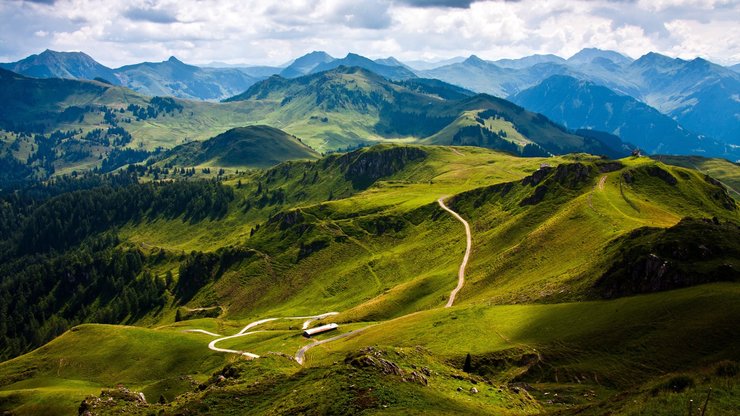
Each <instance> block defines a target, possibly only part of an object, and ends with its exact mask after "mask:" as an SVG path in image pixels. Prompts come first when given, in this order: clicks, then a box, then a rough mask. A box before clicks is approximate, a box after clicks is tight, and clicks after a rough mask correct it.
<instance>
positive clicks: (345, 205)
mask: <svg viewBox="0 0 740 416" xmlns="http://www.w3.org/2000/svg"><path fill="white" fill-rule="evenodd" d="M543 163H547V164H549V165H550V166H549V167H548V166H542V164H543ZM224 185H225V187H226V188H230V189H231V191H230V192H233V199H231V200H230V202H228V207H227V209H226V211H225V212H224V211H219V212H220V214H218V215H215V216H206V217H202V218H196V219H193V218H190V219H188V218H189V217H187V215H188V214H187V212H188V210H187V209H185V208H184V207H183V208H182V210H183V213H182V214H178V212H179V211H177V210H175V211H173V212H172V213H171V214H165V213H167V212H170V211H167V210H165V211H164V213H161V212H160V211H157V210H155V208H156V207H157V205H152V207H151V208H145V210H144V211H143V212H142V213H141V214H136V211H135V210H134V211H132V216H131V217H130V219H121V220H117V221H122V222H117V223H115V224H116V228H115V230H117V231H115V232H116V233H117V235H118V238H120V241H121V242H120V243H119V244H120V245H121V247H122V248H124V247H127V248H128V249H130V250H135V251H136V252H138V253H140V254H138V256H141V257H140V258H141V262H140V263H139V264H140V265H141V269H139V270H140V271H139V272H138V275H137V276H142V277H136V276H134V277H129V278H127V279H133V280H132V281H138V280H139V279H144V280H146V279H149V278H150V277H148V276H153V277H151V278H155V279H156V278H157V276H164V275H166V274H167V271H170V274H171V276H172V281H171V283H169V284H164V285H162V286H160V289H158V290H161V296H163V299H165V301H164V302H163V303H162V304H161V305H162V306H161V307H158V308H153V309H151V310H149V311H148V312H144V313H142V314H140V315H136V316H133V315H132V316H131V317H128V319H127V320H126V321H125V322H128V323H129V324H136V325H139V326H142V327H148V329H147V328H141V329H138V328H131V329H129V328H127V327H118V326H90V325H86V326H81V327H77V329H75V330H72V331H70V332H67V333H66V334H65V335H62V336H61V337H60V338H58V339H57V340H55V341H53V342H52V343H51V344H48V345H47V346H44V347H42V348H40V349H37V350H35V351H34V352H31V353H29V354H26V355H23V356H20V357H18V358H16V359H14V360H11V361H8V362H5V363H2V364H0V397H3V401H0V403H1V404H0V405H1V406H2V407H1V408H2V409H3V410H14V411H16V412H19V413H33V412H40V411H45V410H48V409H70V410H74V409H76V408H77V407H78V406H79V403H80V401H81V400H82V399H83V398H84V397H85V396H87V395H92V396H97V395H98V394H97V393H96V392H95V391H96V390H97V389H100V388H106V389H113V390H112V391H110V392H107V393H104V396H103V398H102V400H98V399H95V398H90V399H88V400H87V402H86V403H87V404H86V405H85V406H96V407H94V408H95V409H96V410H95V411H97V412H100V413H102V414H107V413H113V412H117V411H123V412H126V413H130V414H148V413H151V412H158V411H160V410H164V411H165V412H172V413H187V412H199V413H211V414H224V413H229V412H239V411H240V410H238V409H242V410H243V409H244V408H243V407H242V406H243V403H247V404H248V408H249V409H251V410H250V411H253V412H255V413H265V412H275V413H280V412H283V413H285V412H289V413H290V412H292V413H295V412H301V411H303V412H306V413H311V414H319V413H327V412H328V413H331V412H335V411H336V412H340V410H338V409H345V410H346V409H354V410H353V411H354V412H356V413H363V412H367V413H371V412H377V411H383V410H386V409H387V411H394V412H397V413H406V412H408V411H410V409H417V410H423V411H426V412H428V413H431V414H435V413H437V414H450V413H453V414H454V413H459V414H465V413H470V412H474V413H480V414H501V413H502V412H503V413H510V414H540V413H547V412H558V411H560V412H565V413H568V412H571V413H572V412H573V411H579V412H581V413H585V414H600V413H603V412H609V411H611V412H619V413H627V414H629V413H630V412H632V413H634V414H639V413H651V414H671V412H674V413H675V409H678V408H680V409H685V406H686V403H687V401H688V399H689V398H693V399H694V400H695V401H697V400H699V399H698V398H699V397H704V396H705V394H706V389H707V388H708V387H710V386H711V387H712V388H713V389H714V393H713V394H715V395H716V397H715V398H713V399H712V401H711V402H710V406H711V407H710V408H713V409H715V411H717V412H720V413H721V412H723V411H729V410H730V409H732V408H733V406H734V404H733V403H735V404H736V400H737V394H738V391H737V372H735V373H733V372H732V371H733V370H732V369H733V368H736V366H737V360H738V358H740V357H738V356H737V351H736V349H735V348H734V345H735V344H736V343H737V339H736V338H737V337H736V335H735V333H736V331H732V330H731V329H732V328H733V327H734V321H735V316H736V315H737V307H736V305H737V302H734V301H733V299H734V297H736V293H735V292H737V290H738V287H737V285H738V279H740V275H738V270H740V264H738V260H737V259H738V256H737V254H738V253H739V252H740V251H738V250H739V248H738V246H737V241H740V240H738V239H737V238H734V237H735V236H737V234H738V228H737V227H738V223H740V210H739V209H738V207H737V204H736V203H735V202H734V201H733V200H732V198H730V197H729V195H728V193H727V191H726V190H725V189H724V188H723V187H722V186H720V185H719V184H718V183H716V181H714V180H712V179H711V178H707V177H706V176H705V175H704V174H702V173H700V172H698V171H695V170H693V169H686V168H681V167H676V166H669V165H665V164H662V163H660V162H657V161H654V160H650V159H647V158H625V159H620V160H616V161H609V160H603V159H601V158H598V157H593V156H587V155H578V154H576V155H567V156H560V157H554V158H552V157H549V158H518V157H515V156H511V155H508V154H504V153H499V152H495V151H491V150H487V149H481V148H477V147H461V146H452V147H450V146H399V145H382V146H375V147H371V148H366V149H360V150H357V151H354V152H351V153H347V154H337V155H329V156H326V157H324V158H322V159H320V160H317V161H304V162H288V163H284V164H281V165H278V166H276V167H273V168H270V169H268V170H265V171H258V172H253V171H252V172H245V173H243V174H241V175H239V176H232V177H230V178H229V179H228V180H227V181H226V182H225V183H224ZM157 186H158V188H157V189H159V190H158V191H157V192H161V193H162V195H163V196H165V195H168V192H169V191H168V189H169V188H168V187H169V186H175V184H167V183H162V184H160V185H157ZM209 186H210V185H209ZM114 189H115V188H114ZM208 189H211V188H208ZM214 189H215V188H214ZM109 193H110V192H109ZM442 196H446V197H447V199H446V201H447V204H448V206H449V207H451V208H452V209H453V210H454V211H456V212H458V213H459V214H460V215H461V216H462V217H463V218H465V219H466V220H467V221H468V222H469V223H470V225H471V230H472V236H473V238H472V245H473V250H472V257H471V260H470V263H469V265H468V269H467V272H466V276H465V285H464V286H463V288H462V290H461V291H460V293H459V295H458V297H457V300H456V301H455V304H454V306H453V307H452V308H449V309H444V308H442V306H443V305H444V304H445V302H446V300H447V298H448V296H449V293H450V291H451V290H452V288H453V287H454V285H455V283H456V278H455V276H456V273H457V270H458V267H459V265H460V261H461V258H462V253H463V252H464V251H465V236H464V231H463V227H462V225H461V224H460V223H459V222H458V221H457V220H456V219H455V218H453V217H452V216H451V215H449V213H447V212H445V211H443V210H442V209H441V208H440V207H439V205H438V203H437V201H436V200H437V199H438V198H439V197H442ZM78 199H80V198H78ZM85 199H86V198H85ZM201 199H203V198H200V197H196V198H190V200H191V201H192V202H193V204H195V206H197V204H198V203H200V202H198V201H200V200H201ZM155 200H156V199H155ZM60 203H61V202H60V201H51V200H50V201H49V205H48V206H47V209H48V210H51V209H52V207H53V206H54V204H60ZM89 206H91V207H94V206H96V204H95V203H91V204H90V205H89ZM174 207H177V204H175V205H174ZM100 209H101V210H102V212H106V211H105V210H106V208H105V205H103V206H101V207H100ZM158 209H159V208H158ZM44 212H46V211H45V210H39V211H38V213H37V214H36V216H37V217H36V218H37V220H36V221H37V223H38V224H43V221H42V220H41V219H42V218H43V215H44ZM49 212H53V211H49ZM93 212H94V210H93ZM126 212H128V211H126ZM687 217H691V218H693V219H686V218H687ZM72 218H74V217H72ZM28 230H29V231H28V232H31V231H30V229H28ZM98 232H101V230H98V231H95V233H98ZM92 235H95V234H92ZM720 235H721V236H723V237H722V238H721V239H715V240H714V241H712V239H708V240H707V241H703V240H702V239H701V238H702V237H701V236H720ZM697 236H699V237H697ZM19 241H24V240H19ZM71 249H72V250H76V249H75V248H74V246H72V247H71ZM186 252H187V253H190V254H184V253H186ZM646 253H649V255H648V254H646ZM693 256H699V257H698V258H700V260H697V261H695V259H694V257H693ZM80 258H81V259H82V258H84V257H80ZM641 259H643V260H645V261H647V263H645V267H643V268H640V267H635V268H634V269H629V268H625V267H622V266H621V265H624V264H627V265H639V264H640V261H642V260H641ZM651 262H652V263H651ZM132 264H133V263H132ZM651 264H660V265H663V266H662V267H663V269H665V270H666V271H667V272H665V273H662V274H661V273H658V272H657V271H656V270H657V269H656V268H655V267H653V266H650V265H651ZM687 264H688V265H689V267H694V269H691V268H689V269H685V268H684V267H686V265H687ZM697 268H698V269H700V270H702V271H703V272H706V273H707V275H706V276H705V277H702V278H701V279H694V278H693V277H692V276H695V275H696V271H697V270H698V269H697ZM13 276H15V274H14V275H13ZM143 276H147V277H143ZM647 277H649V278H650V279H652V281H653V282H656V284H651V285H642V284H640V282H644V281H645V279H646V278H647ZM165 281H166V279H165ZM649 281H650V280H649ZM614 282H619V284H618V285H614ZM629 282H634V283H635V284H634V285H630V284H628V283H629ZM155 287H157V286H156V285H155ZM40 293H44V292H40ZM47 293H48V292H47ZM636 294H639V295H636ZM604 299H609V300H604ZM50 306H51V305H50ZM214 307H215V310H216V311H217V315H213V316H210V317H201V316H198V315H194V316H193V319H188V315H189V314H194V313H196V311H199V310H211V309H214ZM329 311H336V312H339V314H338V315H335V316H332V317H326V318H324V319H323V320H321V321H320V322H315V323H313V324H310V323H309V325H319V324H321V323H325V322H337V323H339V326H340V329H339V330H338V332H336V333H334V334H333V335H331V334H327V335H323V336H319V337H318V338H317V339H318V340H319V341H321V340H325V341H326V340H329V339H331V337H333V336H334V335H337V334H338V335H342V336H344V338H340V339H336V340H334V341H328V342H326V343H323V344H315V348H311V349H309V350H308V351H307V352H306V353H305V362H304V364H303V366H299V365H298V364H297V363H296V361H294V359H293V357H294V356H295V355H296V353H297V350H298V349H299V348H301V347H304V346H308V345H311V341H309V340H305V339H303V338H302V337H301V333H300V331H299V330H298V329H297V328H296V322H294V321H290V320H287V321H286V320H283V321H271V322H262V321H261V320H262V319H264V318H267V317H300V316H312V315H316V314H319V313H324V312H329ZM60 313H61V312H60ZM586 317H588V319H587V318H586ZM257 321H260V322H261V323H260V322H257ZM297 322H298V327H300V322H302V320H300V321H297ZM248 323H254V325H253V327H254V328H255V329H254V330H257V331H265V332H259V333H255V334H249V335H245V336H243V337H237V338H232V339H230V340H224V341H223V343H219V345H220V346H222V347H226V348H232V349H236V350H237V351H250V352H253V353H257V354H258V355H260V356H262V357H261V358H258V359H254V360H252V361H246V360H245V359H244V358H241V357H239V355H237V354H226V353H223V354H221V353H218V354H217V353H214V352H212V351H209V349H208V343H209V342H211V341H214V340H215V339H216V338H214V336H212V335H209V334H208V333H215V334H220V336H225V335H231V334H237V333H238V332H239V330H240V328H245V325H247V324H248ZM363 328H364V329H363ZM184 330H201V331H207V332H208V333H204V332H198V333H187V332H183V331H184ZM348 331H354V332H352V333H350V332H348ZM245 332H246V331H245ZM93 336H94V337H95V339H103V340H106V341H105V342H98V343H93V344H92V345H91V347H90V348H92V349H91V350H90V351H89V352H88V353H86V355H81V354H79V351H80V350H81V349H80V348H78V347H76V346H78V345H80V343H84V342H85V341H84V340H86V339H92V337H93ZM677 340H678V341H677ZM130 343H134V344H132V346H131V347H129V348H124V346H125V345H129V344H130ZM687 344H690V345H692V348H690V349H687V348H684V346H685V345H687ZM164 345H167V346H169V348H163V346H164ZM196 345H201V348H202V355H198V353H197V351H198V350H197V348H196ZM170 350H175V351H177V354H180V355H182V356H184V357H192V359H186V360H180V361H178V362H177V363H176V364H174V363H172V364H166V363H167V361H157V362H154V363H152V364H151V365H146V363H147V362H149V360H152V359H154V357H158V356H160V354H169V352H170ZM116 351H125V353H124V352H121V353H118V354H117V353H116ZM270 352H272V353H270ZM467 354H470V355H471V359H470V360H469V361H470V363H469V364H465V361H466V355H467ZM111 356H116V357H118V359H117V360H110V357H111ZM167 356H168V357H172V355H167ZM60 359H61V360H63V364H60ZM141 360H144V361H143V362H144V365H141V363H142V361H141ZM136 361H138V362H139V364H135V365H131V366H126V365H125V364H126V363H131V362H136ZM163 363H164V364H163ZM160 365H167V366H170V368H171V370H170V371H168V372H167V374H166V375H165V376H156V374H159V373H160V371H159V370H158V368H159V367H158V366H160ZM733 366H734V367H733ZM29 368H31V369H33V370H31V371H28V369H29ZM681 377H682V378H681ZM679 379H680V380H689V381H686V382H685V383H688V384H686V385H685V386H684V387H682V388H681V389H680V390H676V392H675V393H674V392H673V391H674V390H672V387H671V386H672V384H671V383H674V380H679ZM327 380H330V381H327ZM117 383H123V384H124V385H125V386H126V387H128V388H130V389H132V390H134V391H144V392H145V395H146V398H147V403H146V404H145V403H143V402H141V401H139V400H138V399H135V398H133V396H132V395H128V394H127V393H126V392H125V391H123V390H120V389H116V388H115V385H116V384H117ZM664 385H665V386H667V387H661V386H664ZM75 386H80V387H82V386H84V388H78V389H77V390H75ZM199 386H202V387H199ZM321 387H324V389H325V391H326V392H327V395H324V394H321V395H316V394H308V392H311V391H315V390H316V389H317V388H318V389H320V388H321ZM458 387H460V389H458ZM473 388H475V392H474V391H473V390H472V389H473ZM182 392H188V393H187V394H185V395H181V396H178V395H179V394H180V393H182ZM290 392H293V393H290ZM303 392H306V394H302V393H303ZM554 393H557V394H558V396H554ZM160 395H161V396H163V401H164V402H165V404H155V402H156V401H157V397H159V396H160ZM108 396H110V397H112V399H111V400H110V401H109V400H107V397H108ZM327 397H331V400H328V399H327ZM554 397H560V399H555V398H554ZM236 398H239V399H240V400H242V401H243V402H241V403H238V401H237V400H236Z"/></svg>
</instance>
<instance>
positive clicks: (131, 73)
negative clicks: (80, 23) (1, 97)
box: [0, 50, 263, 100]
mask: <svg viewBox="0 0 740 416" xmlns="http://www.w3.org/2000/svg"><path fill="white" fill-rule="evenodd" d="M0 68H4V69H8V70H10V71H13V72H17V73H19V74H23V75H26V76H30V77H36V78H69V79H89V80H92V79H98V80H102V81H107V82H110V83H111V84H114V85H123V86H127V87H129V88H131V89H133V90H135V91H137V92H140V93H142V94H146V95H151V96H155V95H164V96H174V97H180V98H189V99H196V100H220V99H223V98H226V97H230V96H232V95H234V94H238V93H239V92H242V91H244V90H245V89H246V88H248V87H249V86H250V85H252V84H254V83H255V82H256V81H257V80H259V79H262V78H263V77H262V76H259V75H249V74H248V73H247V72H245V71H242V70H239V69H234V68H200V67H197V66H193V65H187V64H185V63H183V62H181V61H180V60H178V59H177V58H175V57H170V58H169V59H168V60H166V61H163V62H143V63H140V64H135V65H127V66H123V67H121V68H117V69H111V68H108V67H106V66H104V65H102V64H100V63H98V62H96V61H95V60H94V59H92V58H91V57H90V56H88V55H86V54H85V53H82V52H55V51H50V50H46V51H44V52H42V53H40V54H38V55H31V56H29V57H28V58H25V59H23V60H20V61H18V62H13V63H5V64H0Z"/></svg>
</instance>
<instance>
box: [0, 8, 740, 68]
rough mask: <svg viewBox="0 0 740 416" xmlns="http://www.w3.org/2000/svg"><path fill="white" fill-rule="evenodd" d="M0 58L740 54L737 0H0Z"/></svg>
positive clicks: (735, 58) (718, 58) (731, 58)
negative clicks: (45, 54)
mask: <svg viewBox="0 0 740 416" xmlns="http://www.w3.org/2000/svg"><path fill="white" fill-rule="evenodd" d="M0 19H1V21H2V22H3V24H2V25H0V61H15V60H18V59H21V58H23V57H25V56H27V55H30V54H32V53H39V52H41V51H43V50H44V49H47V48H48V49H53V50H59V51H84V52H86V53H88V54H89V55H91V56H92V57H93V58H95V59H96V60H98V61H100V62H101V63H103V64H106V65H108V66H111V67H117V66H121V65H124V64H130V63H135V62H141V61H161V60H164V59H167V58H168V57H169V56H171V55H175V56H177V57H178V58H180V59H182V60H183V61H185V62H189V63H195V64H202V63H208V62H212V61H220V62H226V63H234V64H236V63H251V64H281V63H284V62H286V61H288V60H289V59H291V58H294V57H297V56H299V55H302V54H304V53H307V52H310V51H313V50H324V51H327V52H328V53H330V54H331V55H333V56H337V57H341V56H344V55H345V54H346V53H347V52H350V51H351V52H356V53H360V54H362V55H366V56H369V57H372V58H379V57H387V56H391V55H392V56H395V57H396V58H399V59H401V60H417V59H424V60H439V59H444V58H450V57H455V56H468V55H471V54H476V55H478V56H480V57H482V58H484V59H491V60H494V59H499V58H515V57H521V56H524V55H529V54H533V53H554V54H557V55H560V56H563V57H568V56H570V55H572V54H574V53H575V52H577V51H578V50H580V49H582V48H584V47H598V48H602V49H612V50H617V51H620V52H622V53H624V54H627V55H629V56H632V57H635V58H636V57H639V56H641V55H643V54H645V53H647V52H648V51H656V52H660V53H663V54H666V55H669V56H677V57H682V58H694V57H696V56H701V57H704V58H707V59H710V60H712V61H715V62H717V63H721V64H735V63H738V62H740V24H738V22H740V0H544V1H535V0H517V1H513V0H509V1H505V0H491V1H475V0H279V1H272V0H241V1H237V0H0Z"/></svg>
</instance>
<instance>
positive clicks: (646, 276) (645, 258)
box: [595, 219, 740, 298]
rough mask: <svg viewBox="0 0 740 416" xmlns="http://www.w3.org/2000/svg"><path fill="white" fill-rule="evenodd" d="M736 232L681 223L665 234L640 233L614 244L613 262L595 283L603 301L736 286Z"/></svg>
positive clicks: (739, 268)
mask: <svg viewBox="0 0 740 416" xmlns="http://www.w3.org/2000/svg"><path fill="white" fill-rule="evenodd" d="M739 236H740V227H739V226H738V225H736V224H732V223H720V222H719V221H717V220H714V221H712V220H696V219H684V220H682V221H681V222H680V223H679V224H677V225H675V226H674V227H671V228H669V229H667V230H663V229H656V228H649V227H645V228H641V229H637V230H635V231H633V232H632V233H630V234H629V235H627V236H625V237H622V238H620V239H618V240H617V241H615V242H614V244H617V245H619V246H620V247H619V249H618V250H617V251H616V252H617V253H618V254H617V256H618V257H617V258H615V259H614V260H613V262H612V264H611V266H610V267H609V268H608V270H607V272H606V273H604V274H603V275H602V276H601V277H600V278H599V279H598V280H597V281H596V283H595V288H596V290H597V291H598V293H599V294H600V296H601V297H603V298H615V297H620V296H628V295H633V294H638V293H650V292H658V291H664V290H670V289H677V288H681V287H687V286H693V285H698V284H702V283H709V282H717V281H739V280H740V260H738V259H740V238H739Z"/></svg>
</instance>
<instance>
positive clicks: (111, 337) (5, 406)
mask: <svg viewBox="0 0 740 416" xmlns="http://www.w3.org/2000/svg"><path fill="white" fill-rule="evenodd" d="M205 339H206V338H204V336H203V335H198V334H185V333H175V332H165V331H155V330H151V329H144V328H136V327H125V326H111V325H82V326H79V327H76V328H74V329H73V330H71V331H68V332H66V333H65V334H63V335H61V336H60V337H58V338H56V339H55V340H54V341H52V342H50V343H48V344H46V345H44V346H43V347H41V348H39V349H37V350H35V351H33V352H31V353H29V354H26V355H23V356H21V357H18V358H16V359H13V360H10V361H6V362H4V363H2V364H1V365H0V408H2V410H10V409H14V410H15V411H17V412H19V413H21V414H38V413H49V414H60V413H66V414H69V413H71V412H72V411H75V410H76V409H77V407H78V406H79V403H80V401H81V400H82V398H84V397H85V396H86V395H88V394H95V393H97V392H99V391H100V389H101V388H102V387H115V386H116V384H118V383H123V384H125V385H127V386H130V387H133V388H136V389H139V390H142V389H143V390H144V391H145V392H148V393H147V394H148V395H149V397H150V398H151V397H152V396H154V399H156V398H157V397H159V394H161V393H164V391H160V390H162V389H161V388H158V387H157V386H159V385H161V384H162V383H161V380H162V379H165V378H166V379H172V380H178V379H179V378H180V376H187V375H193V376H196V377H199V376H198V374H208V373H210V372H211V371H213V370H214V369H215V368H218V367H220V366H222V365H223V364H224V363H225V360H226V359H227V358H228V357H225V356H223V355H221V354H216V353H212V352H210V351H208V349H207V348H206V349H204V348H203V347H204V340H205ZM29 376H30V378H29ZM148 387H151V388H148ZM189 388H190V386H188V389H189ZM60 399H61V400H60ZM16 406H18V407H16Z"/></svg>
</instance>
